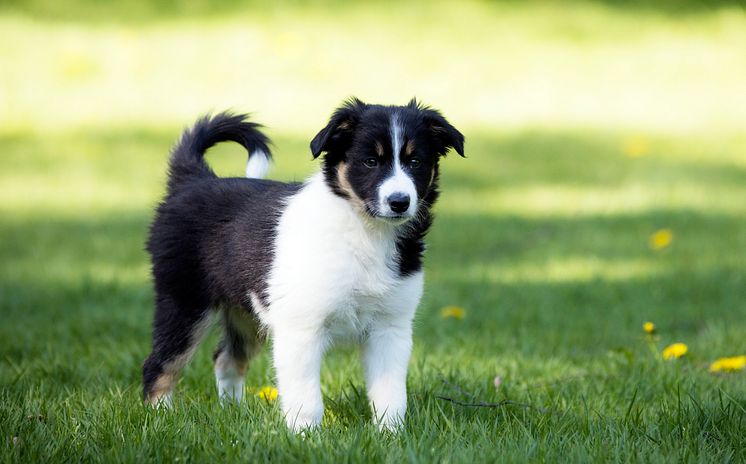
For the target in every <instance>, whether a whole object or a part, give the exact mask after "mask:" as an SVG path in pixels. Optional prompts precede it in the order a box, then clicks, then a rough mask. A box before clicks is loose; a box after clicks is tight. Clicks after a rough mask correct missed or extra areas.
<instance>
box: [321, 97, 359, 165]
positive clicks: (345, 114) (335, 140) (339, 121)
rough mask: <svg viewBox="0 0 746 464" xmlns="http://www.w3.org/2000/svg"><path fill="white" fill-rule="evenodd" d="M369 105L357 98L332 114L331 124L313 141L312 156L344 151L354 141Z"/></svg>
mask: <svg viewBox="0 0 746 464" xmlns="http://www.w3.org/2000/svg"><path fill="white" fill-rule="evenodd" d="M367 106H368V105H366V104H365V103H363V102H362V101H360V100H358V99H357V98H355V97H352V98H350V99H349V100H347V101H346V102H345V103H344V104H343V105H342V106H340V107H339V108H337V110H336V111H335V112H334V114H332V117H331V118H330V119H329V124H327V125H326V127H324V128H323V129H321V132H319V133H318V134H316V137H314V138H313V140H311V154H313V157H314V158H318V156H319V155H320V154H321V153H322V152H327V153H330V152H332V151H336V150H344V149H346V148H347V146H348V145H349V143H350V142H351V141H352V134H353V133H354V131H355V127H356V126H357V124H358V123H359V122H360V116H361V115H362V114H363V111H365V108H366V107H367Z"/></svg>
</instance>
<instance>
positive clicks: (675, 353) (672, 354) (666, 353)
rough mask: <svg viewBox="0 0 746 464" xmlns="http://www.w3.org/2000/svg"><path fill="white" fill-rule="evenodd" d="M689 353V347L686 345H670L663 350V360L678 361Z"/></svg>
mask: <svg viewBox="0 0 746 464" xmlns="http://www.w3.org/2000/svg"><path fill="white" fill-rule="evenodd" d="M687 351H689V347H688V346H686V344H684V343H674V344H672V345H668V346H667V347H666V348H664V349H663V359H666V360H670V359H678V358H680V357H682V356H684V355H685V354H686V352H687Z"/></svg>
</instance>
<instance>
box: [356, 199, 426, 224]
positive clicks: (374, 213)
mask: <svg viewBox="0 0 746 464" xmlns="http://www.w3.org/2000/svg"><path fill="white" fill-rule="evenodd" d="M365 212H366V213H367V214H368V215H369V216H371V217H373V218H374V219H377V220H379V221H381V222H385V223H387V224H392V225H400V224H404V223H405V222H408V221H410V220H412V218H414V216H415V215H410V214H407V213H402V214H398V213H393V212H389V213H383V212H381V211H379V210H378V208H376V207H375V206H371V205H369V204H367V203H366V204H365Z"/></svg>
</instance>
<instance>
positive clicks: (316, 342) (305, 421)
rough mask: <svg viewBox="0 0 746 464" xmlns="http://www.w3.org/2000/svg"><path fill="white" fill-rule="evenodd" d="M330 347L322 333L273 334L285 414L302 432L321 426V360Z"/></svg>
mask: <svg viewBox="0 0 746 464" xmlns="http://www.w3.org/2000/svg"><path fill="white" fill-rule="evenodd" d="M326 345H327V337H326V335H325V334H324V333H323V331H322V330H298V329H287V328H282V327H278V328H275V329H274V330H273V347H272V349H273V358H274V365H275V371H276V373H277V383H278V386H277V387H278V388H277V389H278V391H279V395H280V404H281V406H282V412H283V413H284V415H285V420H286V421H287V424H288V427H290V428H291V429H293V430H294V431H296V432H298V431H300V430H302V429H304V428H308V427H313V426H317V425H319V424H321V418H322V416H323V415H324V403H323V400H322V398H321V380H320V376H321V358H322V356H323V355H324V350H325V348H326Z"/></svg>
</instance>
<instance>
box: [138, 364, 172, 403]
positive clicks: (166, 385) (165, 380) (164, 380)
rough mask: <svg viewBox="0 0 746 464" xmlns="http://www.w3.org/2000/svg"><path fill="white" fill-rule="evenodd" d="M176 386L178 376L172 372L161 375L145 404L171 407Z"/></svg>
mask: <svg viewBox="0 0 746 464" xmlns="http://www.w3.org/2000/svg"><path fill="white" fill-rule="evenodd" d="M175 384H176V375H174V374H173V373H171V372H168V373H164V374H161V376H160V377H158V380H156V381H155V384H153V389H152V390H151V391H150V394H149V395H148V397H147V398H146V399H145V404H148V405H150V406H161V405H163V406H170V402H171V393H173V391H174V385H175Z"/></svg>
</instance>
